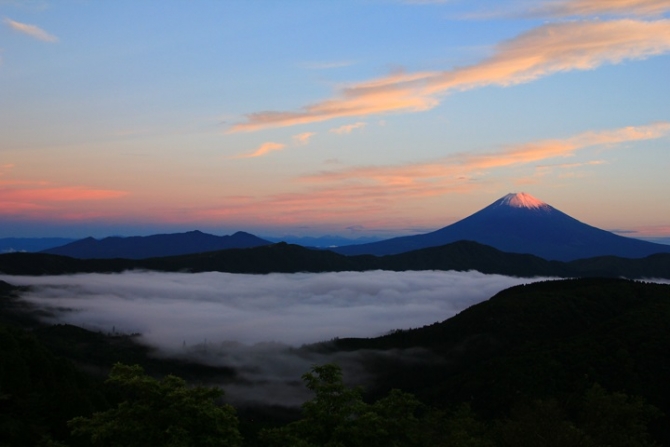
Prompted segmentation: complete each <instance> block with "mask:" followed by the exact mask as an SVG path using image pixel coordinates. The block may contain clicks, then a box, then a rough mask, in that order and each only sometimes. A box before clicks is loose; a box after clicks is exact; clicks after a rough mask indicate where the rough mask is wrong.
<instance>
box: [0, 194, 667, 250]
mask: <svg viewBox="0 0 670 447" xmlns="http://www.w3.org/2000/svg"><path fill="white" fill-rule="evenodd" d="M271 239H272V240H267V239H263V238H260V237H258V236H254V235H252V234H249V233H245V232H242V231H239V232H237V233H235V234H233V235H231V236H214V235H211V234H206V233H203V232H201V231H190V232H186V233H174V234H157V235H153V236H133V237H118V236H117V237H107V238H104V239H100V240H98V239H94V238H92V237H89V238H86V239H81V240H76V241H71V240H67V239H62V240H61V241H67V242H68V243H65V244H64V245H60V246H54V244H56V243H57V242H58V241H59V240H58V239H57V238H50V239H32V240H31V239H24V240H14V239H0V242H4V241H7V243H9V244H10V245H12V244H13V245H14V246H17V247H18V246H19V243H18V241H21V243H22V244H23V245H24V246H26V245H30V246H32V247H33V249H32V250H31V249H29V248H26V249H25V251H38V250H35V248H36V247H40V245H41V246H42V247H44V248H45V249H42V251H41V252H42V253H47V254H55V255H61V256H69V257H73V258H78V259H112V258H122V259H148V258H159V257H166V256H179V255H188V254H195V253H206V252H213V251H218V250H227V249H234V248H254V247H261V246H265V245H270V244H272V243H273V242H277V241H278V239H276V238H271ZM464 240H467V241H474V242H478V243H480V244H483V245H487V246H490V247H493V248H496V249H498V250H501V251H503V252H506V253H519V254H531V255H534V256H538V257H540V258H543V259H545V260H549V261H552V260H555V261H566V262H567V261H574V260H577V259H589V258H594V257H601V256H615V257H618V258H631V259H636V258H644V257H647V256H650V255H653V254H657V253H670V245H666V244H658V243H653V242H649V241H643V240H640V239H632V238H628V237H623V236H619V235H617V234H614V233H611V232H609V231H605V230H602V229H599V228H596V227H593V226H590V225H587V224H585V223H582V222H580V221H578V220H576V219H574V218H572V217H570V216H568V215H567V214H565V213H563V212H561V211H559V210H557V209H555V208H553V207H552V206H550V205H548V204H546V203H544V202H542V201H541V200H539V199H536V198H535V197H533V196H531V195H529V194H526V193H516V194H508V195H506V196H505V197H502V198H501V199H499V200H497V201H495V202H493V203H492V204H491V205H489V206H487V207H485V208H483V209H482V210H480V211H478V212H476V213H474V214H472V215H471V216H469V217H466V218H465V219H462V220H460V221H458V222H456V223H454V224H452V225H449V226H446V227H444V228H441V229H439V230H436V231H433V232H430V233H425V234H419V235H414V236H403V237H396V238H391V239H385V240H381V241H375V242H366V243H356V244H350V245H341V246H337V247H333V245H334V244H333V243H334V242H335V243H346V242H347V240H346V239H343V238H339V239H338V238H334V237H330V236H329V237H322V238H296V237H290V240H289V241H292V242H298V243H300V244H301V245H303V246H308V247H311V248H320V249H328V250H331V251H333V252H335V253H338V254H342V255H347V256H353V255H375V256H384V255H395V254H400V253H407V252H411V251H415V250H419V249H423V248H430V247H441V246H443V245H446V244H451V243H454V242H458V241H464ZM349 241H350V240H349ZM47 247H48V248H47ZM1 248H2V246H1V245H0V252H3V251H4V252H11V251H24V249H15V248H13V247H10V248H8V249H5V250H1Z"/></svg>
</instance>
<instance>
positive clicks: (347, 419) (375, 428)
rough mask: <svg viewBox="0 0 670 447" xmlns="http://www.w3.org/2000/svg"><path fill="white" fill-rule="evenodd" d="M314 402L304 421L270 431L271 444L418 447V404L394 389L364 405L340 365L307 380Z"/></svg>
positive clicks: (267, 432)
mask: <svg viewBox="0 0 670 447" xmlns="http://www.w3.org/2000/svg"><path fill="white" fill-rule="evenodd" d="M302 379H303V381H304V382H305V385H306V386H307V388H308V389H309V390H311V391H312V392H313V393H314V395H315V396H314V399H312V400H310V401H308V402H305V404H303V407H302V413H303V418H302V419H301V420H299V421H296V422H293V423H291V424H288V425H287V426H284V427H281V428H276V429H270V430H265V431H264V432H262V433H261V438H262V440H263V441H264V442H266V443H267V444H268V445H269V446H286V447H288V446H295V447H300V446H302V447H312V446H319V447H356V446H365V447H375V446H380V447H381V446H385V447H393V446H414V445H419V443H418V442H419V437H418V433H419V426H418V423H419V421H418V419H417V418H416V416H415V413H416V411H417V409H418V408H419V406H420V404H419V402H418V401H417V400H416V399H415V398H414V397H413V396H412V395H410V394H407V393H403V392H401V391H398V390H394V391H392V392H391V393H389V394H388V395H387V396H386V397H384V398H383V399H380V400H378V401H377V402H375V403H374V404H368V403H366V402H364V401H363V397H362V391H361V389H360V388H349V387H347V386H346V385H345V384H344V382H343V380H342V371H341V369H340V367H339V366H337V365H334V364H326V365H322V366H315V367H314V368H313V369H312V370H311V371H310V372H308V373H306V374H304V375H303V376H302Z"/></svg>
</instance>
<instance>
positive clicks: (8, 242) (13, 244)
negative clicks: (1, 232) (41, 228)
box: [0, 237, 75, 253]
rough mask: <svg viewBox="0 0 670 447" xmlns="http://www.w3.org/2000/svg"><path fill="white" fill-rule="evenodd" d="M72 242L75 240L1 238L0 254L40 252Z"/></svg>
mask: <svg viewBox="0 0 670 447" xmlns="http://www.w3.org/2000/svg"><path fill="white" fill-rule="evenodd" d="M74 241H75V239H69V238H65V237H3V238H0V253H12V252H15V251H29V252H35V251H42V250H46V249H48V248H53V247H60V246H61V245H65V244H69V243H70V242H74Z"/></svg>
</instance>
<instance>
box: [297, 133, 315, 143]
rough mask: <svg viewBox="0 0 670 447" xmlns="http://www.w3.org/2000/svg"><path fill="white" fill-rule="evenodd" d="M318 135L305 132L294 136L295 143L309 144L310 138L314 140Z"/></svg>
mask: <svg viewBox="0 0 670 447" xmlns="http://www.w3.org/2000/svg"><path fill="white" fill-rule="evenodd" d="M314 135H316V133H314V132H303V133H299V134H298V135H293V141H295V142H296V143H298V144H307V143H309V140H310V138H312V137H313V136H314Z"/></svg>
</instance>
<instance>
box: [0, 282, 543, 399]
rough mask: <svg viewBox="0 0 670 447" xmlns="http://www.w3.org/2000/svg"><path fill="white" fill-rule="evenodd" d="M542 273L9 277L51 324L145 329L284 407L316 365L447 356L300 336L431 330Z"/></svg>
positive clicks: (232, 393)
mask: <svg viewBox="0 0 670 447" xmlns="http://www.w3.org/2000/svg"><path fill="white" fill-rule="evenodd" d="M540 279H541V278H532V279H531V278H512V277H505V276H500V275H485V274H483V273H479V272H454V271H451V272H437V271H423V272H386V271H374V272H364V273H360V272H341V273H318V274H317V273H297V274H281V273H273V274H269V275H238V274H230V273H219V272H209V273H159V272H139V271H133V272H124V273H120V274H78V275H61V276H39V277H30V276H7V275H0V280H4V281H8V282H10V283H11V284H14V285H24V286H31V287H30V289H29V290H27V291H24V292H23V293H22V294H21V297H20V298H21V299H22V300H25V301H28V302H29V303H31V304H32V305H34V306H36V307H37V308H38V309H40V310H43V311H44V312H41V315H47V314H50V315H51V317H49V321H50V322H52V323H70V324H75V325H77V326H80V327H84V328H86V329H89V330H93V331H101V332H104V333H117V334H118V333H122V334H129V333H140V334H141V338H140V341H141V342H143V343H145V344H148V345H149V346H151V347H154V348H156V349H158V352H157V355H159V356H168V357H181V358H188V359H189V360H194V361H197V362H200V363H205V364H210V365H218V366H226V367H232V368H234V369H235V370H236V371H237V374H238V377H239V378H240V380H239V381H235V382H234V383H220V384H218V385H221V386H223V387H224V389H225V392H226V395H227V396H228V397H229V398H230V399H232V400H234V401H236V402H237V403H239V402H240V401H245V402H249V401H261V402H264V403H276V404H282V405H286V404H287V403H293V404H296V405H298V404H300V403H302V401H303V400H304V399H306V398H307V394H306V393H305V392H304V389H303V386H302V383H301V381H300V380H299V378H300V377H301V376H302V374H303V373H305V372H307V371H309V370H310V369H311V368H312V367H313V365H315V364H325V363H329V362H336V363H337V364H338V365H340V366H341V367H342V368H343V369H344V371H345V373H346V376H347V377H351V378H355V381H357V382H361V383H364V382H365V379H366V377H365V368H364V362H367V363H369V362H370V359H371V357H372V356H374V355H377V356H397V357H398V358H400V359H402V360H404V361H411V362H421V361H431V362H435V361H439V360H437V359H435V358H434V356H433V355H432V354H429V353H428V352H426V351H422V350H416V349H412V350H405V351H400V350H389V351H382V352H370V351H364V352H360V351H359V352H354V353H330V354H326V353H315V352H305V351H304V350H297V349H296V348H299V347H300V346H301V345H303V344H309V343H316V342H322V341H327V340H330V339H332V338H334V337H376V336H380V335H384V334H386V333H388V332H390V331H392V330H396V329H408V328H416V327H422V326H424V325H428V324H432V323H435V322H436V321H443V320H446V319H448V318H450V317H452V316H453V315H455V314H456V313H458V312H460V311H462V310H464V309H466V308H467V307H470V306H472V305H474V304H476V303H479V302H481V301H484V300H486V299H488V298H490V297H491V296H493V295H495V294H496V293H497V292H499V291H500V290H502V289H506V288H508V287H512V286H514V285H518V284H526V283H530V282H534V281H538V280H540ZM110 291H111V292H110Z"/></svg>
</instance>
